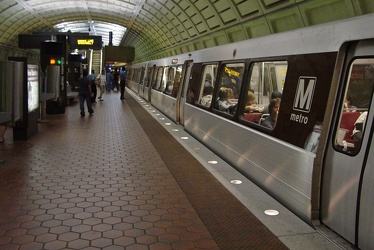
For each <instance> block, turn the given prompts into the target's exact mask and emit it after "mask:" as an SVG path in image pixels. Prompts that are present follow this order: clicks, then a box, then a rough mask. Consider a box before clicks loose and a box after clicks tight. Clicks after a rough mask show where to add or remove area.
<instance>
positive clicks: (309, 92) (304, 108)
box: [293, 76, 317, 113]
mask: <svg viewBox="0 0 374 250" xmlns="http://www.w3.org/2000/svg"><path fill="white" fill-rule="evenodd" d="M316 81H317V78H316V77H308V76H301V77H299V82H298V84H297V89H296V94H295V101H294V104H293V109H294V110H298V111H301V112H305V113H309V111H310V108H311V106H312V101H313V94H314V88H315V86H316Z"/></svg>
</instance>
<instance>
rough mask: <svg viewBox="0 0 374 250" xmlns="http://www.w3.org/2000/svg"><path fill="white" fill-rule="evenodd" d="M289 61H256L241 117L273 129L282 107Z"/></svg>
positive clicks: (252, 66)
mask: <svg viewBox="0 0 374 250" xmlns="http://www.w3.org/2000/svg"><path fill="white" fill-rule="evenodd" d="M287 65H288V64H287V61H269V62H255V63H253V64H252V65H251V70H250V74H249V75H248V76H249V79H248V81H247V83H248V84H247V85H246V88H245V93H247V94H246V95H244V98H245V101H244V103H245V104H244V105H243V107H242V109H241V117H242V118H243V119H244V120H246V121H249V122H252V123H256V124H260V125H263V126H264V127H267V128H269V129H273V128H274V126H275V123H276V116H277V114H278V110H279V107H280V101H281V97H282V91H283V88H284V81H285V78H286V73H287Z"/></svg>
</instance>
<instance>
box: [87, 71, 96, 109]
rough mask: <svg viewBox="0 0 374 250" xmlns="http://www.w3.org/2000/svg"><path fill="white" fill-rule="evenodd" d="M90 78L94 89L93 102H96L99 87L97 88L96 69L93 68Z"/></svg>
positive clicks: (92, 89)
mask: <svg viewBox="0 0 374 250" xmlns="http://www.w3.org/2000/svg"><path fill="white" fill-rule="evenodd" d="M88 80H90V84H91V91H92V96H91V103H95V102H96V96H97V88H96V82H95V70H92V71H91V74H89V75H88Z"/></svg>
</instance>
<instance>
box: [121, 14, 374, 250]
mask: <svg viewBox="0 0 374 250" xmlns="http://www.w3.org/2000/svg"><path fill="white" fill-rule="evenodd" d="M373 23H374V15H372V14H370V15H364V16H360V17H356V18H352V19H345V20H341V21H337V22H331V23H327V24H321V25H316V26H311V27H307V28H301V29H297V30H293V31H288V32H283V33H278V34H272V35H268V36H264V37H259V38H252V39H249V40H246V41H242V42H236V43H231V44H227V45H221V46H217V47H213V48H208V49H203V50H198V51H193V52H190V53H185V54H181V55H176V56H172V57H168V58H162V59H157V60H151V61H147V62H143V63H136V64H133V65H129V66H128V75H127V77H128V78H127V82H128V88H129V89H130V90H131V91H133V92H134V93H135V94H137V95H139V96H141V97H142V98H144V100H146V101H147V102H149V103H150V104H151V105H153V106H154V107H155V108H156V109H158V110H159V111H161V112H162V113H164V114H165V115H166V116H168V117H169V118H170V119H171V120H173V121H174V122H175V123H179V124H181V125H183V127H184V129H185V130H186V131H187V132H188V133H189V134H191V135H192V136H193V137H195V138H197V139H198V140H199V141H201V142H202V143H203V144H204V145H206V146H207V147H208V148H210V149H211V150H212V151H213V152H215V153H216V154H217V155H219V156H220V157H221V158H223V159H224V160H225V161H227V162H228V163H230V164H231V165H232V166H233V167H234V168H236V169H237V170H238V171H240V172H241V173H242V174H243V175H245V176H246V177H247V178H248V179H250V180H251V181H253V182H254V183H256V184H257V185H258V186H259V187H261V188H262V189H264V190H265V191H266V192H268V193H269V194H270V195H272V196H273V197H274V198H275V199H277V200H278V201H279V202H281V203H282V204H283V205H284V206H286V207H287V208H288V209H290V210H291V211H292V212H294V213H295V214H296V215H298V216H299V217H300V218H302V219H303V220H304V221H306V222H307V223H309V224H310V225H311V226H315V225H317V224H320V223H322V224H324V225H326V226H327V227H329V228H330V229H332V230H334V231H335V232H336V233H338V234H339V235H341V236H342V237H344V238H345V239H346V240H348V241H349V242H351V243H352V244H354V245H355V246H357V247H358V248H360V249H374V237H372V236H373V235H374V216H372V215H371V212H370V211H371V209H372V208H373V207H374V192H373V190H374V165H373V163H374V151H373V150H372V147H373V146H374V145H373V115H374V107H373V106H374V103H373V102H372V99H373V88H374V86H373V85H374V29H373ZM365 118H366V119H365Z"/></svg>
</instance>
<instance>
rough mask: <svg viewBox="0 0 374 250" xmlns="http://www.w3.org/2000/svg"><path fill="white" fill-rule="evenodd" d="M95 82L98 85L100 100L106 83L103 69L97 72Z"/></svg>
mask: <svg viewBox="0 0 374 250" xmlns="http://www.w3.org/2000/svg"><path fill="white" fill-rule="evenodd" d="M96 81H97V84H98V85H99V89H100V96H99V97H98V98H99V100H100V101H104V100H103V98H102V97H103V94H104V92H105V85H106V76H105V69H102V70H101V74H98V75H97V77H96Z"/></svg>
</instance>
